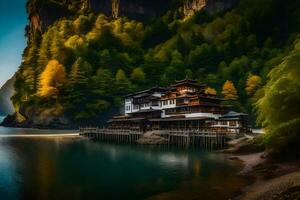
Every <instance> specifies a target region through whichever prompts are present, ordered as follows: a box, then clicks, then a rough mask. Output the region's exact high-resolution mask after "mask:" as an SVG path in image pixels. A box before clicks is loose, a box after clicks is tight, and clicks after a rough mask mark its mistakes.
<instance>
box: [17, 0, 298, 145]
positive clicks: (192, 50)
mask: <svg viewBox="0 0 300 200" xmlns="http://www.w3.org/2000/svg"><path fill="white" fill-rule="evenodd" d="M74 2H75V1H74ZM76 2H77V1H76ZM177 4H178V2H177ZM177 4H176V5H177ZM72 6H73V7H72ZM72 6H71V7H70V6H69V9H70V10H72V14H71V15H70V16H69V17H65V18H62V19H60V20H57V21H56V22H55V23H54V24H53V25H51V26H49V27H48V28H47V29H46V30H45V32H44V33H43V34H36V36H35V37H34V38H33V39H32V40H30V41H29V43H28V47H27V48H26V50H25V51H24V55H23V58H24V59H23V63H22V65H21V66H20V69H19V71H18V73H17V77H16V82H15V89H16V93H15V95H14V96H13V103H14V106H15V109H16V111H17V113H19V114H18V116H19V118H21V119H22V118H23V117H25V118H26V116H24V114H23V113H25V112H24V110H26V112H27V113H28V112H29V113H30V112H31V113H32V112H37V113H39V112H41V111H42V110H47V109H49V112H51V113H52V114H54V115H61V114H65V115H67V116H68V118H70V119H71V120H72V121H74V122H75V123H76V124H81V125H82V124H101V123H102V122H103V120H104V119H106V118H107V117H108V116H109V115H111V114H112V113H116V112H117V111H118V109H119V108H120V106H121V105H122V96H123V95H125V94H127V93H130V92H134V91H138V90H141V89H145V88H148V87H152V86H155V85H161V86H167V85H169V84H170V83H172V82H173V81H175V80H179V79H183V78H185V77H186V76H188V77H190V78H193V79H196V80H198V81H199V82H202V83H206V84H207V85H208V86H209V87H210V90H208V91H212V92H215V91H216V92H217V94H218V95H220V96H222V95H223V96H224V97H225V98H227V99H228V101H227V103H229V104H233V105H234V106H235V109H237V110H239V111H243V112H249V113H251V115H252V117H253V121H255V118H256V117H255V116H256V114H255V113H257V114H258V115H259V118H258V119H259V120H258V121H259V122H262V125H263V126H264V127H267V130H268V131H269V132H270V133H271V135H272V136H270V137H269V139H268V141H269V143H276V142H274V140H273V139H272V138H273V137H277V136H278V135H279V136H282V135H284V132H285V130H290V131H294V133H295V134H294V135H291V137H290V138H291V139H294V138H295V137H298V140H299V134H298V132H297V130H298V131H299V113H296V111H297V110H298V111H299V110H300V109H299V105H300V103H299V77H300V74H299V64H300V58H299V43H297V42H296V41H297V35H298V32H299V24H300V23H299V22H300V21H299V20H300V2H299V1H296V0H288V1H286V0H241V1H239V3H238V4H237V5H236V6H235V7H234V8H233V9H230V10H227V11H223V12H219V13H214V14H209V13H207V12H206V11H205V10H200V11H198V12H196V13H195V14H194V15H192V16H189V17H184V16H182V15H180V12H179V10H180V9H177V8H176V7H175V6H174V7H172V9H171V8H170V10H168V11H167V12H166V13H165V14H164V15H162V16H161V17H152V18H151V17H149V18H147V19H145V20H138V19H136V20H132V19H130V18H128V17H118V18H113V17H110V16H105V15H103V14H101V13H100V14H95V13H94V12H90V11H89V10H88V9H86V10H82V9H81V10H80V9H79V7H78V8H77V7H76V4H74V5H72ZM76 10H78V12H76ZM79 10H80V11H79ZM270 71H271V73H270V74H269V72H270ZM282 76H284V77H286V78H282ZM278 79H280V80H278ZM296 80H297V81H298V82H297V81H296ZM265 85H266V86H265ZM226 90H227V91H226ZM228 90H229V91H232V90H233V93H234V95H232V94H231V96H230V97H228V96H226V94H227V93H228ZM275 91H276V92H275ZM50 109H51V110H50ZM295 110H296V111H295ZM20 113H21V114H20ZM282 119H285V120H282ZM279 122H280V123H279ZM281 122H282V123H281ZM274 124H276V126H275V125H274ZM273 125H274V126H273ZM290 131H289V132H290ZM289 142H290V140H286V143H288V144H289Z"/></svg>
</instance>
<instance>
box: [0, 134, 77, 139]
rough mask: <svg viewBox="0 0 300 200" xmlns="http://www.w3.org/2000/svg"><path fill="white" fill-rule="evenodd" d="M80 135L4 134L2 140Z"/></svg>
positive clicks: (0, 136) (1, 136)
mask: <svg viewBox="0 0 300 200" xmlns="http://www.w3.org/2000/svg"><path fill="white" fill-rule="evenodd" d="M79 136H80V135H79V133H57V134H15V135H13V134H2V135H0V138H43V137H79Z"/></svg>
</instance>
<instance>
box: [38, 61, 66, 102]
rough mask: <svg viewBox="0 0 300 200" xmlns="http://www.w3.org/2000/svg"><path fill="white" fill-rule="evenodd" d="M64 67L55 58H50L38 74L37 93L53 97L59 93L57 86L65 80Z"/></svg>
mask: <svg viewBox="0 0 300 200" xmlns="http://www.w3.org/2000/svg"><path fill="white" fill-rule="evenodd" d="M65 76H66V74H65V67H64V66H63V65H62V64H60V63H59V62H58V61H57V60H50V61H49V62H48V64H47V66H46V68H45V70H44V71H43V72H42V73H41V75H40V80H39V90H38V95H39V96H41V97H53V96H57V95H58V93H59V89H58V88H59V86H61V85H62V84H63V83H64V81H65Z"/></svg>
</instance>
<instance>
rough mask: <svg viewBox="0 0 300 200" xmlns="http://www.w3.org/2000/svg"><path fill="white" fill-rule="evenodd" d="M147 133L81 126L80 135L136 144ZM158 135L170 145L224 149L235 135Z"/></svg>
mask: <svg viewBox="0 0 300 200" xmlns="http://www.w3.org/2000/svg"><path fill="white" fill-rule="evenodd" d="M154 132H155V131H154ZM144 134H146V133H144V132H142V131H138V130H122V129H99V128H80V135H82V136H85V137H88V138H91V139H93V140H98V141H106V142H114V143H128V144H136V142H137V140H138V139H140V138H141V137H143V135H144ZM155 135H158V136H161V137H164V138H165V139H167V140H168V145H171V146H177V147H185V148H201V149H222V148H225V147H226V144H227V141H228V140H230V139H231V138H232V137H234V135H232V134H230V133H221V132H209V131H207V130H160V131H157V134H155Z"/></svg>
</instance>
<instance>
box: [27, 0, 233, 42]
mask: <svg viewBox="0 0 300 200" xmlns="http://www.w3.org/2000/svg"><path fill="white" fill-rule="evenodd" d="M237 1H238V0H148V1H145V0H144V1H143V0H101V1H99V0H73V1H71V0H64V1H55V0H52V1H47V0H29V1H28V3H27V11H28V18H29V25H28V27H27V35H28V37H29V39H32V38H33V36H34V35H35V34H36V33H37V32H40V33H41V32H43V31H44V30H45V28H46V27H48V26H49V25H50V24H52V23H53V22H55V21H56V20H58V19H59V18H62V17H67V16H70V15H72V14H74V13H78V11H79V12H82V13H84V12H94V13H103V14H105V15H107V16H112V17H114V18H117V17H119V16H126V17H129V18H132V19H146V18H149V17H158V16H161V15H163V14H165V13H166V12H167V11H170V10H178V11H179V12H180V14H181V15H182V16H183V17H186V16H191V15H193V14H194V13H195V12H196V11H199V10H201V9H205V10H207V11H208V12H209V13H216V12H220V11H224V10H226V9H229V8H231V7H232V6H233V5H234V4H235V3H236V2H237Z"/></svg>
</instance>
